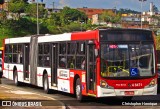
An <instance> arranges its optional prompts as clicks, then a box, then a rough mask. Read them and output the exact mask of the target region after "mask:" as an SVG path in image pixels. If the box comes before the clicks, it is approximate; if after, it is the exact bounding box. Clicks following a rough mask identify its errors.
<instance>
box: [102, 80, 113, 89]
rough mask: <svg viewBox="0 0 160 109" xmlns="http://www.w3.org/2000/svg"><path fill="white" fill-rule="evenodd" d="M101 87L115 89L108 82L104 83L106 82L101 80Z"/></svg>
mask: <svg viewBox="0 0 160 109" xmlns="http://www.w3.org/2000/svg"><path fill="white" fill-rule="evenodd" d="M100 86H101V87H102V88H107V89H114V88H113V87H112V86H109V85H108V84H107V82H106V81H104V80H101V82H100Z"/></svg>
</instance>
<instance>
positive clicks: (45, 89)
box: [43, 74, 49, 94]
mask: <svg viewBox="0 0 160 109" xmlns="http://www.w3.org/2000/svg"><path fill="white" fill-rule="evenodd" d="M43 88H44V92H45V93H47V94H48V93H49V83H48V75H47V74H45V75H44V78H43Z"/></svg>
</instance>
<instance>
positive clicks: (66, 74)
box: [59, 70, 68, 78]
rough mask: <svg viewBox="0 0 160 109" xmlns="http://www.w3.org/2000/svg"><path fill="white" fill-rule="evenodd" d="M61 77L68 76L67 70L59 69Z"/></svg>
mask: <svg viewBox="0 0 160 109" xmlns="http://www.w3.org/2000/svg"><path fill="white" fill-rule="evenodd" d="M59 77H62V78H67V77H68V73H67V71H64V70H60V71H59Z"/></svg>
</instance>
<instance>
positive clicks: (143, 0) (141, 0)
mask: <svg viewBox="0 0 160 109" xmlns="http://www.w3.org/2000/svg"><path fill="white" fill-rule="evenodd" d="M139 1H140V2H141V29H142V28H143V27H142V14H143V11H142V3H143V2H145V1H147V0H139Z"/></svg>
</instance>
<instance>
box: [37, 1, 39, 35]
mask: <svg viewBox="0 0 160 109" xmlns="http://www.w3.org/2000/svg"><path fill="white" fill-rule="evenodd" d="M38 13H39V12H38V0H37V35H39V21H38V20H39V14H38Z"/></svg>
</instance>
